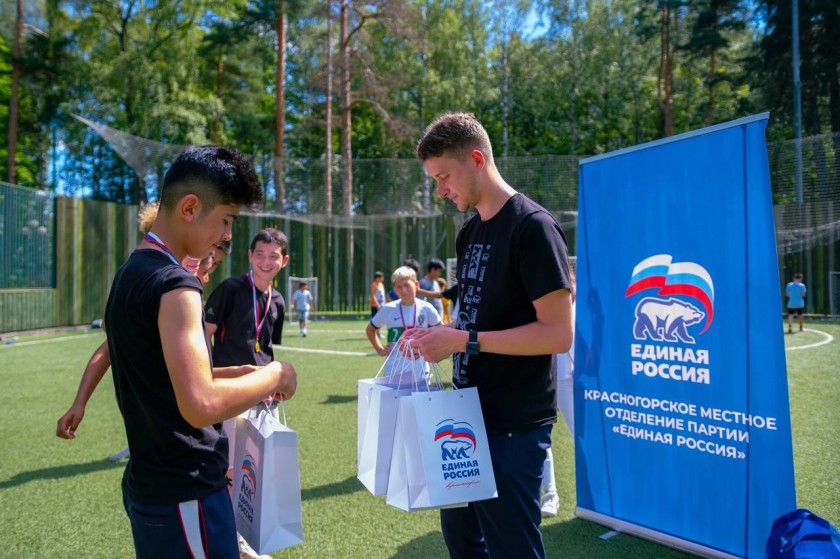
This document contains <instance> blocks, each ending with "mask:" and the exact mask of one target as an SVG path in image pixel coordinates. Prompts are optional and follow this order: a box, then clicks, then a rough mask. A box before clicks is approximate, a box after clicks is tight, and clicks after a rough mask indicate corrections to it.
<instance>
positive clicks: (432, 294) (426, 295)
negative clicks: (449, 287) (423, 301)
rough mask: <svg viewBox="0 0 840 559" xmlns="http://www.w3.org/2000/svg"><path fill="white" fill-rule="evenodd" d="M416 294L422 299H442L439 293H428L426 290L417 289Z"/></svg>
mask: <svg viewBox="0 0 840 559" xmlns="http://www.w3.org/2000/svg"><path fill="white" fill-rule="evenodd" d="M417 294H418V295H422V296H423V297H430V298H432V299H441V298H442V297H443V295H441V294H440V292H439V291H429V290H428V289H423V288H420V287H418V288H417Z"/></svg>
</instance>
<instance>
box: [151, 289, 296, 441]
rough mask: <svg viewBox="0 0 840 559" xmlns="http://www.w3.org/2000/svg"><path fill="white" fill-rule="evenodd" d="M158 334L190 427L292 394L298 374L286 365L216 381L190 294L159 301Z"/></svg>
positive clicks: (197, 302)
mask: <svg viewBox="0 0 840 559" xmlns="http://www.w3.org/2000/svg"><path fill="white" fill-rule="evenodd" d="M158 328H159V330H160V339H161V343H162V346H163V355H164V359H165V360H166V368H167V369H168V370H169V377H170V380H171V381H172V388H173V390H174V391H175V399H176V401H177V403H178V409H179V411H180V412H181V415H182V416H183V417H184V419H186V420H187V421H188V422H189V423H190V425H192V426H194V427H205V426H207V425H212V424H214V423H218V422H220V421H222V420H224V419H227V418H229V417H233V416H235V415H237V414H240V413H242V412H243V411H245V410H247V409H248V408H250V407H251V406H253V405H254V404H256V403H257V402H259V401H260V400H261V399H262V398H265V397H266V396H271V395H274V394H275V392H276V393H278V394H279V397H280V398H281V399H283V400H288V399H289V398H291V397H292V396H293V395H294V393H295V390H296V389H297V373H296V372H295V369H294V367H293V366H292V365H291V363H287V362H283V363H280V362H277V361H273V362H271V363H269V364H268V365H266V366H265V367H261V368H259V369H257V370H255V371H253V372H251V373H249V374H242V375H240V376H236V377H234V378H224V377H221V378H216V377H215V376H214V374H213V370H212V369H211V368H210V356H209V355H208V353H207V346H206V345H205V340H204V330H203V329H202V327H201V296H200V295H199V293H198V292H197V291H195V290H193V289H189V288H182V289H176V290H174V291H170V292H168V293H165V294H164V295H163V297H161V301H160V312H159V314H158Z"/></svg>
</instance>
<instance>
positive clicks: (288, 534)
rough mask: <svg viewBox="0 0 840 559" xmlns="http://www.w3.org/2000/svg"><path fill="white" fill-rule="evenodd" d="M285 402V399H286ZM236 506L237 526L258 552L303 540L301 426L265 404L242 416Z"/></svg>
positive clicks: (236, 464)
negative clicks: (298, 429)
mask: <svg viewBox="0 0 840 559" xmlns="http://www.w3.org/2000/svg"><path fill="white" fill-rule="evenodd" d="M281 406H282V402H281ZM234 456H235V461H234V462H233V468H234V472H233V510H234V517H235V519H236V529H237V531H238V532H239V533H240V535H242V537H243V538H245V540H246V541H247V542H248V543H249V544H250V545H251V547H253V548H254V549H255V550H256V551H257V553H260V554H264V553H271V552H273V551H277V550H278V549H283V548H285V547H289V546H292V545H297V544H299V543H301V542H303V514H302V512H303V511H302V507H301V494H300V465H299V462H298V435H297V432H296V431H294V430H292V429H289V428H288V427H287V426H286V410H285V407H284V408H283V423H280V421H279V420H278V419H277V418H275V417H274V415H272V413H271V411H270V409H269V406H266V405H265V404H262V403H261V404H259V405H258V406H257V407H256V408H254V409H252V410H251V411H249V412H248V413H246V414H242V415H240V416H238V417H237V418H236V449H235V451H234Z"/></svg>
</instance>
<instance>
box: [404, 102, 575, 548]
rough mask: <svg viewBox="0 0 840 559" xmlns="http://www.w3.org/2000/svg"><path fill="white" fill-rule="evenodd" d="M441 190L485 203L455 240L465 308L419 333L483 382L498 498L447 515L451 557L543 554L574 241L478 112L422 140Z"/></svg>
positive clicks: (422, 346) (420, 344)
mask: <svg viewBox="0 0 840 559" xmlns="http://www.w3.org/2000/svg"><path fill="white" fill-rule="evenodd" d="M417 156H418V158H419V159H420V160H421V161H422V162H423V167H424V168H425V171H426V174H427V175H428V176H429V177H431V178H433V179H434V180H435V182H436V183H437V189H438V194H439V195H440V196H441V197H443V198H447V199H449V200H451V201H452V202H453V203H454V204H455V205H456V206H457V207H458V209H459V210H460V211H462V212H463V211H468V210H477V214H476V215H473V216H472V217H470V218H469V219H467V221H466V222H465V223H464V226H463V227H462V229H461V231H460V233H459V234H458V239H457V241H456V248H457V258H458V272H457V276H458V314H457V316H456V317H454V319H455V320H454V322H453V323H452V327H449V328H429V329H417V330H412V331H410V332H409V333H408V334H407V337H409V338H411V339H412V343H413V346H414V347H415V348H416V349H417V350H419V351H420V353H421V355H422V356H423V357H424V358H425V359H426V360H427V361H431V362H438V361H441V360H442V359H445V358H446V357H448V356H450V355H452V354H454V355H453V364H454V371H453V380H454V382H455V383H457V384H458V385H459V386H462V387H471V386H475V387H477V388H478V394H479V399H480V401H481V408H482V412H483V414H484V421H485V424H486V427H487V435H488V440H489V444H490V453H491V456H492V459H493V470H494V473H495V475H496V486H497V489H498V493H499V496H498V498H496V499H489V500H486V501H477V502H473V503H470V504H469V506H467V507H463V508H454V509H444V510H441V512H440V518H441V528H442V530H443V536H444V541H445V542H446V545H447V547H448V548H449V553H450V556H451V557H453V558H472V557H486V556H487V555H488V554H489V556H491V557H517V558H524V557H545V549H544V546H543V541H542V535H541V533H540V530H539V524H540V504H539V498H540V479H541V476H542V465H543V462H544V460H545V456H546V449H547V448H548V447H549V445H550V444H551V429H552V426H553V424H554V423H556V421H557V411H556V405H555V390H556V379H555V373H554V367H553V366H552V363H553V361H552V356H553V354H556V353H563V352H566V351H568V350H569V346H570V345H571V339H572V320H571V291H570V288H571V285H572V283H571V281H570V276H569V262H568V256H567V250H566V239H565V236H564V234H563V232H562V230H561V229H560V226H559V225H558V224H557V221H556V220H555V219H554V218H553V217H552V216H551V214H550V213H549V212H547V211H546V210H545V209H544V208H542V207H540V206H539V205H538V204H536V203H535V202H533V201H531V200H529V199H528V198H527V197H525V196H524V195H522V194H520V193H518V192H516V191H515V190H514V189H513V188H512V187H511V186H509V185H508V184H507V183H506V182H505V181H504V179H503V178H502V177H501V175H500V174H499V172H498V170H497V169H496V166H495V163H494V161H493V150H492V147H491V145H490V140H489V138H488V136H487V132H486V131H485V130H484V128H483V127H482V126H481V124H480V123H479V122H478V121H477V120H476V118H475V116H473V115H471V114H464V113H449V114H445V115H443V116H441V117H439V118H438V119H436V120H435V121H434V122H433V123H432V124H430V125H429V127H428V128H427V129H426V131H425V133H424V135H423V138H422V139H421V140H420V142H419V144H418V145H417Z"/></svg>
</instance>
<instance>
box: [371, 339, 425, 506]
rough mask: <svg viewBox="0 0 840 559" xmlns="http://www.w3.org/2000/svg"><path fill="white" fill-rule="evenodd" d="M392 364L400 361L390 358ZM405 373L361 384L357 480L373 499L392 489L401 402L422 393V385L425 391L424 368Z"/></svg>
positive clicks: (373, 379)
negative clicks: (395, 436) (374, 496)
mask: <svg viewBox="0 0 840 559" xmlns="http://www.w3.org/2000/svg"><path fill="white" fill-rule="evenodd" d="M389 360H399V358H392V357H391V356H389V358H388V359H387V360H386V363H387V362H388V361H389ZM383 368H384V365H383ZM381 371H382V369H380V372H381ZM403 371H404V372H403V373H402V374H399V375H388V376H377V377H374V378H371V379H361V380H359V399H358V431H357V452H358V454H357V467H358V474H357V477H358V479H359V481H361V482H362V484H363V485H364V486H365V488H367V490H368V491H370V493H371V494H373V495H384V494H385V493H386V491H387V489H388V475H389V471H390V467H391V455H392V450H393V444H394V429H395V426H396V422H397V406H398V404H399V398H400V397H401V396H408V395H410V394H411V392H412V391H413V390H417V389H419V384H418V383H420V382H422V383H423V386H424V387H425V382H426V381H425V371H423V370H422V369H421V368H419V367H416V368H414V369H411V368H409V369H404V370H403Z"/></svg>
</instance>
